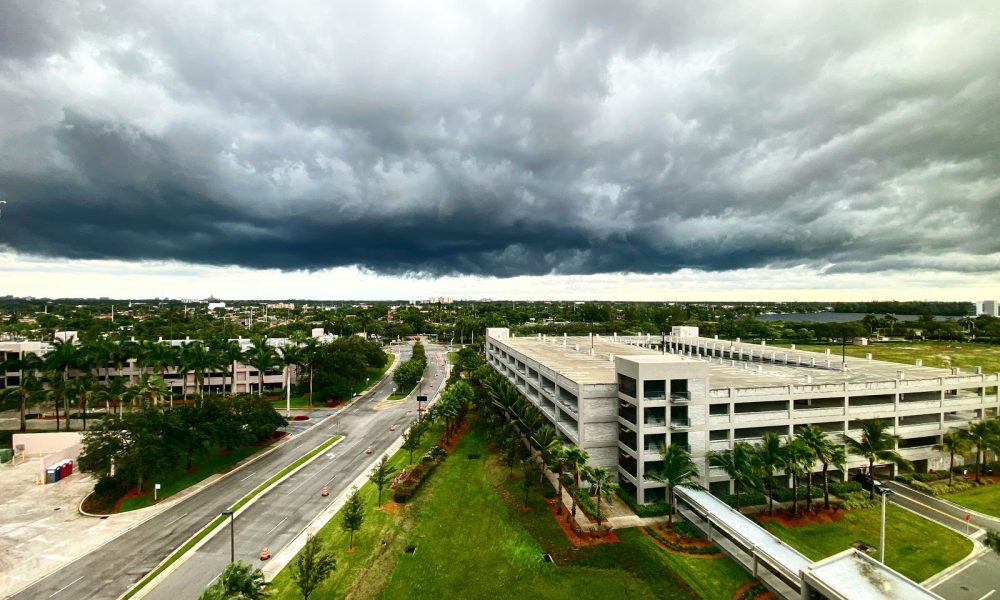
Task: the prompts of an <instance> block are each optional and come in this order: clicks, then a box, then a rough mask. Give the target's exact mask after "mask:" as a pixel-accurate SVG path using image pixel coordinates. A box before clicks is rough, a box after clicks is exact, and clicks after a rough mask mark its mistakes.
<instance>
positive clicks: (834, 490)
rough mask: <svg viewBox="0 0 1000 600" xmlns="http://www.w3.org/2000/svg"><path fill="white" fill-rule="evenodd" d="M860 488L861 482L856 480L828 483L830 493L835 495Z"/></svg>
mask: <svg viewBox="0 0 1000 600" xmlns="http://www.w3.org/2000/svg"><path fill="white" fill-rule="evenodd" d="M897 479H898V478H897ZM861 490H862V487H861V484H860V483H858V482H857V481H834V482H831V483H830V493H831V494H834V495H835V496H843V495H844V494H850V493H851V492H860V491H861Z"/></svg>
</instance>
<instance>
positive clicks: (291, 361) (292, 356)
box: [278, 345, 305, 398]
mask: <svg viewBox="0 0 1000 600" xmlns="http://www.w3.org/2000/svg"><path fill="white" fill-rule="evenodd" d="M303 354H304V353H303V352H302V349H301V348H300V347H297V346H291V345H288V346H285V347H283V348H281V349H279V350H278V359H279V363H280V364H281V366H282V370H283V371H284V384H285V386H284V387H285V396H286V397H287V398H291V393H292V367H301V366H302V364H303V363H304V362H305V357H304V356H303Z"/></svg>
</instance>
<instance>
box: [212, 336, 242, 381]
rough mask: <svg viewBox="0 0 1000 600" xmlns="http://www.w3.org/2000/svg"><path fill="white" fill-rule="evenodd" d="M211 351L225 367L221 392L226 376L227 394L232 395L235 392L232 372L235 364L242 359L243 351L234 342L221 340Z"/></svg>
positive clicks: (234, 379)
mask: <svg viewBox="0 0 1000 600" xmlns="http://www.w3.org/2000/svg"><path fill="white" fill-rule="evenodd" d="M213 350H215V352H216V353H217V354H218V356H219V360H220V362H222V363H223V364H224V365H225V368H224V369H223V371H222V390H223V392H225V389H226V375H227V374H228V375H229V393H230V394H233V393H235V392H236V378H235V377H234V376H233V371H235V369H236V363H237V362H239V361H241V360H242V359H243V349H242V348H240V343H239V342H237V341H236V340H221V341H219V342H217V343H216V344H215V345H214V346H213Z"/></svg>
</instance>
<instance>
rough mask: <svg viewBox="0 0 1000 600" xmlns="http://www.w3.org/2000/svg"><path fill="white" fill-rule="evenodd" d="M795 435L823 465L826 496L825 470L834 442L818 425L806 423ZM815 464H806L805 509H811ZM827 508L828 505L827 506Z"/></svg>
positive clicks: (815, 459)
mask: <svg viewBox="0 0 1000 600" xmlns="http://www.w3.org/2000/svg"><path fill="white" fill-rule="evenodd" d="M795 437H797V438H798V439H800V440H802V443H803V444H805V445H806V448H809V451H810V452H811V453H812V456H813V460H814V461H817V460H818V461H819V462H820V463H822V465H823V490H824V493H823V495H824V497H825V496H826V486H827V484H826V470H827V468H828V466H829V463H830V458H831V457H832V454H833V448H834V444H833V442H832V441H831V440H830V437H829V436H828V435H827V434H826V432H825V431H823V430H822V429H820V427H819V425H806V426H805V427H803V428H802V429H800V430H799V431H798V432H797V433H796V434H795ZM815 466H816V465H815V464H814V463H813V464H809V465H806V467H807V468H806V478H807V479H806V510H807V511H810V510H812V483H813V469H814V467H815ZM827 508H829V506H828V507H827Z"/></svg>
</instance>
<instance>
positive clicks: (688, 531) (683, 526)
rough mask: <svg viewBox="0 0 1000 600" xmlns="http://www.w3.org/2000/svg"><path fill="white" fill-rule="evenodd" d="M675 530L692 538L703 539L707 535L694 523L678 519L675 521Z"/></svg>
mask: <svg viewBox="0 0 1000 600" xmlns="http://www.w3.org/2000/svg"><path fill="white" fill-rule="evenodd" d="M674 531H676V532H677V533H679V534H681V535H686V536H688V537H691V538H698V539H701V538H703V537H705V536H704V535H702V533H701V532H700V531H698V529H697V528H696V527H695V526H694V525H692V524H690V523H688V522H687V521H677V522H676V523H674Z"/></svg>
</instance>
